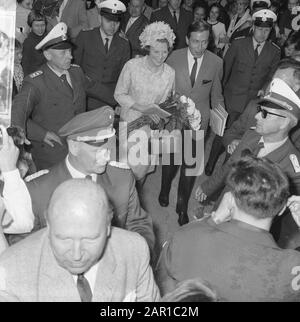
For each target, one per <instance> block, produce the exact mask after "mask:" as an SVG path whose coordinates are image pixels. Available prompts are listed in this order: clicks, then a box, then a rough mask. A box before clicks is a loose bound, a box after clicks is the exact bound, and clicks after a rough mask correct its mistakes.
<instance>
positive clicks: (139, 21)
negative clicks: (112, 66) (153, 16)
mask: <svg viewBox="0 0 300 322" xmlns="http://www.w3.org/2000/svg"><path fill="white" fill-rule="evenodd" d="M144 5H145V1H144V0H131V1H130V3H129V6H128V11H127V12H126V13H125V14H124V16H123V19H122V21H121V30H122V31H123V32H124V33H125V35H126V37H127V39H128V40H129V43H130V47H131V57H133V58H134V57H135V56H137V55H142V56H144V55H146V52H145V50H143V49H142V48H141V44H140V40H139V36H140V34H141V33H142V31H143V30H144V28H145V27H146V26H147V25H148V23H149V20H148V19H147V18H146V17H145V16H144V15H143V14H142V11H143V8H144Z"/></svg>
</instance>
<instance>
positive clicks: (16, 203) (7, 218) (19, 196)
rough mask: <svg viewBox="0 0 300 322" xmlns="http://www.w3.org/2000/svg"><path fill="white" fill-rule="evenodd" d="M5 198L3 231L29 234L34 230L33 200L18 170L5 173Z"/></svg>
mask: <svg viewBox="0 0 300 322" xmlns="http://www.w3.org/2000/svg"><path fill="white" fill-rule="evenodd" d="M2 175H3V180H4V189H3V198H1V199H2V201H3V202H4V206H5V209H6V212H5V214H4V218H3V220H2V223H1V224H2V227H3V231H4V232H5V233H7V234H23V233H29V232H30V231H31V230H32V228H33V223H34V215H33V211H32V206H31V198H30V194H29V191H28V190H27V187H26V184H25V182H24V181H23V180H22V178H21V176H20V172H19V170H18V169H15V170H13V171H9V172H3V173H2Z"/></svg>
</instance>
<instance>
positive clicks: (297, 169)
mask: <svg viewBox="0 0 300 322" xmlns="http://www.w3.org/2000/svg"><path fill="white" fill-rule="evenodd" d="M289 158H290V161H291V162H292V165H293V168H294V170H295V172H296V173H299V172H300V165H299V161H298V158H297V156H296V154H290V156H289Z"/></svg>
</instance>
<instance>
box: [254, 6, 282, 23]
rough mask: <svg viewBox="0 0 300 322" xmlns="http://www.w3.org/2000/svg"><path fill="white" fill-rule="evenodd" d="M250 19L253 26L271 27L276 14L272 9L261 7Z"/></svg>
mask: <svg viewBox="0 0 300 322" xmlns="http://www.w3.org/2000/svg"><path fill="white" fill-rule="evenodd" d="M252 20H253V21H254V25H255V26H258V27H272V26H273V23H274V22H276V20H277V16H276V14H275V13H274V12H273V11H272V10H269V9H262V10H259V11H257V12H255V13H254V14H253V15H252Z"/></svg>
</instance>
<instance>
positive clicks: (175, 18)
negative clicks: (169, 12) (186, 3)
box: [173, 10, 178, 28]
mask: <svg viewBox="0 0 300 322" xmlns="http://www.w3.org/2000/svg"><path fill="white" fill-rule="evenodd" d="M173 18H174V22H175V26H176V28H177V23H178V21H177V16H176V11H175V10H174V11H173Z"/></svg>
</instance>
